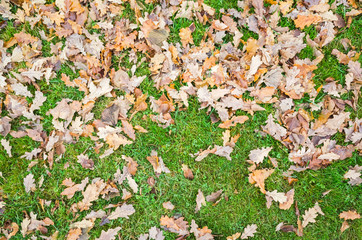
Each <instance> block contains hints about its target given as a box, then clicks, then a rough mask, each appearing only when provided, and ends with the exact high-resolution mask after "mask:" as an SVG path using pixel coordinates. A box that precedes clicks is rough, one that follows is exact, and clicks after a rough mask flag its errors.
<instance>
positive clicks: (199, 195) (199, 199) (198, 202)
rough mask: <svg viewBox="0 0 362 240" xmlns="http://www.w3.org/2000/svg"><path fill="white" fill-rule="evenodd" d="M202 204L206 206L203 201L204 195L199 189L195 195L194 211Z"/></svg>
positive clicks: (198, 209)
mask: <svg viewBox="0 0 362 240" xmlns="http://www.w3.org/2000/svg"><path fill="white" fill-rule="evenodd" d="M202 206H206V201H205V197H204V194H203V193H202V192H201V190H200V189H199V191H198V193H197V196H196V208H195V213H197V212H198V211H200V209H201V207H202Z"/></svg>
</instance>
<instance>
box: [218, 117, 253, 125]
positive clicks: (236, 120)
mask: <svg viewBox="0 0 362 240" xmlns="http://www.w3.org/2000/svg"><path fill="white" fill-rule="evenodd" d="M248 119H249V117H248V116H234V117H232V118H231V119H230V120H226V121H225V122H223V123H221V124H220V125H219V128H230V127H235V126H236V124H238V123H240V124H243V123H244V122H245V121H247V120H248Z"/></svg>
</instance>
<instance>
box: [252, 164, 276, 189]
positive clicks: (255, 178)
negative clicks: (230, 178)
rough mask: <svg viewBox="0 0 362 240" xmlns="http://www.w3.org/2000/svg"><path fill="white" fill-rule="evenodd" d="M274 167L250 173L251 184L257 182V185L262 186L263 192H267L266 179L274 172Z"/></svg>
mask: <svg viewBox="0 0 362 240" xmlns="http://www.w3.org/2000/svg"><path fill="white" fill-rule="evenodd" d="M273 172H274V169H261V170H255V171H253V172H252V173H250V174H249V182H250V183H251V184H255V186H257V187H259V188H260V191H261V192H262V193H264V194H265V193H266V191H265V183H264V181H265V179H267V178H268V177H269V176H270V175H271V174H272V173H273Z"/></svg>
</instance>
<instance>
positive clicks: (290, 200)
mask: <svg viewBox="0 0 362 240" xmlns="http://www.w3.org/2000/svg"><path fill="white" fill-rule="evenodd" d="M286 196H287V200H286V202H284V203H279V208H280V209H283V210H287V209H289V208H290V207H291V206H292V204H293V202H294V189H291V190H289V191H288V192H287V193H286Z"/></svg>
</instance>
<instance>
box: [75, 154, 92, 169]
mask: <svg viewBox="0 0 362 240" xmlns="http://www.w3.org/2000/svg"><path fill="white" fill-rule="evenodd" d="M77 158H78V161H77V162H78V163H80V165H82V167H83V168H85V169H91V170H93V166H94V162H93V160H92V159H90V158H89V157H88V156H86V155H84V154H80V155H78V156H77Z"/></svg>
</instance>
